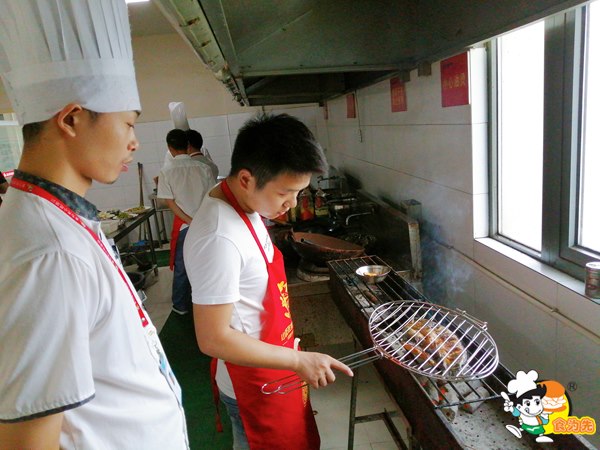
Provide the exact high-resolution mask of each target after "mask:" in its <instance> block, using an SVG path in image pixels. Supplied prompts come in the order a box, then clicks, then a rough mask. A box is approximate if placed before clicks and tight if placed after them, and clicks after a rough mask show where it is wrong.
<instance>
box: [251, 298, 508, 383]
mask: <svg viewBox="0 0 600 450" xmlns="http://www.w3.org/2000/svg"><path fill="white" fill-rule="evenodd" d="M486 328H487V325H486V324H485V323H483V322H480V321H478V320H477V319H475V318H473V317H471V316H469V315H468V314H467V313H466V312H465V311H460V310H456V311H454V310H451V309H448V308H445V307H443V306H439V305H434V304H431V303H427V302H420V301H414V300H398V301H394V302H389V303H384V304H383V305H381V306H379V307H377V308H376V309H375V310H374V311H373V312H372V314H371V316H370V318H369V333H370V335H371V340H372V341H373V344H374V346H373V347H371V348H369V349H366V350H363V351H361V352H358V353H353V354H351V355H348V356H345V357H343V358H341V359H340V360H339V361H341V362H343V363H345V364H346V365H347V366H348V367H350V368H351V369H354V368H356V367H360V366H362V365H364V364H367V363H370V362H373V361H376V360H378V359H381V358H386V359H389V360H390V361H392V362H393V363H395V364H398V365H399V366H401V367H404V368H405V369H408V370H410V371H411V372H414V373H418V374H420V375H425V376H427V377H431V378H436V379H440V380H444V381H468V380H474V379H479V378H484V377H486V376H488V375H490V374H491V373H492V372H493V371H494V370H496V367H497V366H498V363H499V358H498V348H497V346H496V343H495V342H494V340H493V339H492V337H491V336H490V335H489V334H488V332H487V331H486ZM306 384H307V383H306V382H304V381H303V380H302V379H300V377H298V375H295V374H294V375H290V376H287V377H284V378H281V379H278V380H275V381H271V382H269V383H266V384H265V385H264V386H263V387H262V388H261V391H262V392H263V394H276V393H277V394H287V393H288V392H291V391H293V390H295V389H298V388H301V387H303V386H305V385H306Z"/></svg>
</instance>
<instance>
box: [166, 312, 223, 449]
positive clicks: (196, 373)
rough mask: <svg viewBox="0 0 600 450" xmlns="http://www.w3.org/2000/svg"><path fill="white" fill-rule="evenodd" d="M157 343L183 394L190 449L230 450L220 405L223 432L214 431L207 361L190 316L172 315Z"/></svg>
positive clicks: (213, 411)
mask: <svg viewBox="0 0 600 450" xmlns="http://www.w3.org/2000/svg"><path fill="white" fill-rule="evenodd" d="M160 340H161V342H162V345H163V347H164V349H165V353H166V354H167V358H168V359H169V362H170V363H171V367H172V368H173V372H175V376H176V377H177V380H178V381H179V384H180V385H181V390H182V392H183V409H184V410H185V416H186V420H187V428H188V435H189V439H190V448H191V449H192V450H202V449H210V450H220V449H231V448H232V445H233V441H232V437H231V424H230V422H229V417H228V415H227V412H226V410H225V407H224V406H221V419H222V421H223V432H222V433H218V432H217V431H216V428H215V407H214V404H213V397H212V390H211V383H210V358H209V357H208V356H206V355H204V354H202V353H201V352H200V350H199V349H198V345H197V343H196V336H195V333H194V322H193V316H192V314H187V315H185V316H179V315H177V314H174V313H171V315H170V316H169V318H168V320H167V322H166V323H165V325H164V327H163V329H162V330H161V332H160Z"/></svg>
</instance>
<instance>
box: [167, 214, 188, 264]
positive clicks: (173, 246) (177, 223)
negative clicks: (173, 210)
mask: <svg viewBox="0 0 600 450" xmlns="http://www.w3.org/2000/svg"><path fill="white" fill-rule="evenodd" d="M173 215H174V214H173ZM174 216H175V215H174ZM184 223H185V222H184V221H183V219H180V218H179V217H178V216H175V217H174V218H173V229H172V230H171V242H170V243H169V250H170V253H169V268H170V269H171V270H173V267H175V253H176V250H177V239H178V238H179V231H180V230H181V225H183V224H184Z"/></svg>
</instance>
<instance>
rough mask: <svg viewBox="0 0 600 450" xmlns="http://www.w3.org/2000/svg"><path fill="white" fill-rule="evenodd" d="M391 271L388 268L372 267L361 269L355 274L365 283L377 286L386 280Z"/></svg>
mask: <svg viewBox="0 0 600 450" xmlns="http://www.w3.org/2000/svg"><path fill="white" fill-rule="evenodd" d="M391 270H392V269H391V267H388V266H380V265H371V266H362V267H359V268H358V269H356V271H355V273H356V275H357V276H358V277H359V278H360V279H361V280H363V281H364V282H365V283H367V284H375V283H379V282H381V281H383V280H385V278H386V277H387V276H388V274H389V273H390V271H391Z"/></svg>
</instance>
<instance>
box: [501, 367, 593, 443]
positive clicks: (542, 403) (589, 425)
mask: <svg viewBox="0 0 600 450" xmlns="http://www.w3.org/2000/svg"><path fill="white" fill-rule="evenodd" d="M537 379H538V373H537V372H536V371H535V370H530V371H529V372H527V373H525V372H523V371H519V372H517V376H516V378H515V379H514V380H511V381H509V383H508V386H507V387H508V392H509V393H510V394H511V395H509V393H506V392H501V395H502V398H504V411H506V412H509V413H511V414H512V415H513V416H514V417H516V418H518V420H519V427H517V426H515V425H506V429H507V430H508V431H510V432H511V433H512V434H513V435H515V436H516V437H517V438H519V439H520V438H521V437H522V436H523V431H526V432H527V433H529V434H531V435H534V436H536V438H535V440H536V441H537V442H554V440H553V439H552V438H551V437H549V436H548V434H594V433H595V432H596V422H595V421H594V419H592V418H591V417H582V418H579V417H573V416H570V415H569V412H570V410H571V405H570V401H569V397H568V395H567V393H566V391H565V388H564V387H563V386H562V385H561V384H560V383H558V382H557V381H553V380H545V381H539V382H538V381H537Z"/></svg>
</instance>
